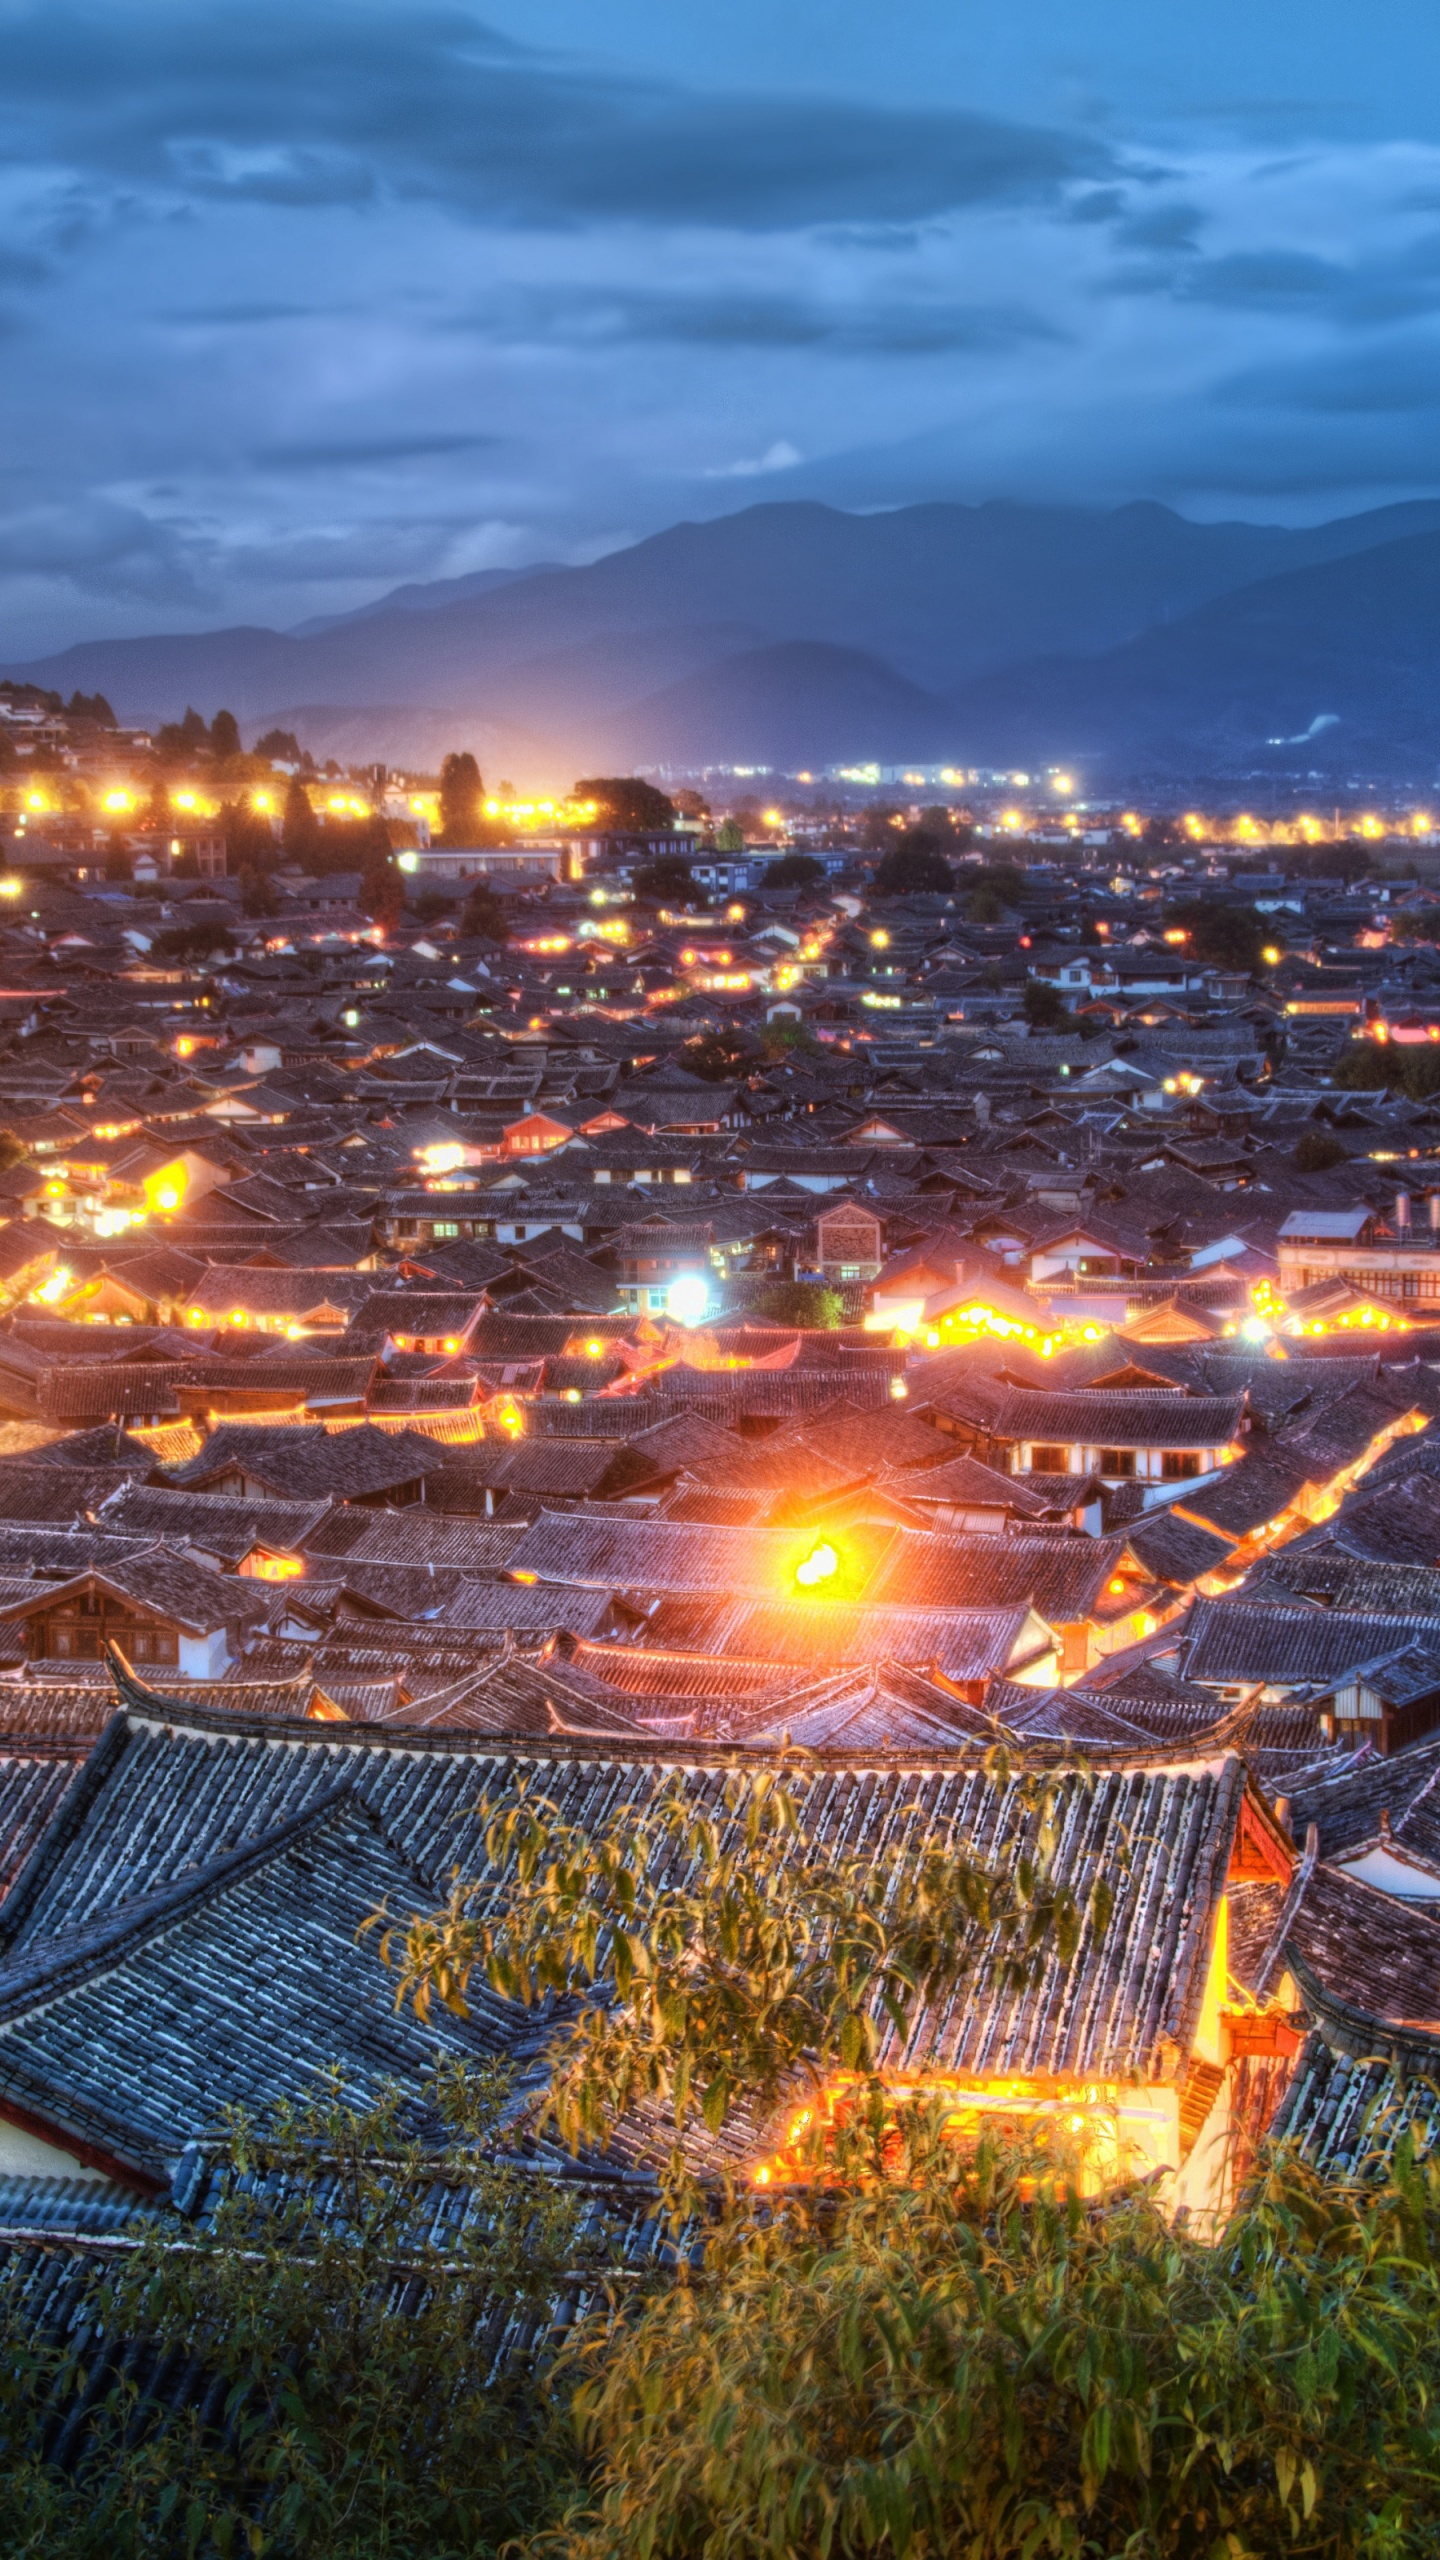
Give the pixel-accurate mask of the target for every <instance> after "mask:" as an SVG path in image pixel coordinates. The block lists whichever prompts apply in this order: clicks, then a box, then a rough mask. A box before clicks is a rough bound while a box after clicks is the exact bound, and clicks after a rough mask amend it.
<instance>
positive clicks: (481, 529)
mask: <svg viewBox="0 0 1440 2560" xmlns="http://www.w3.org/2000/svg"><path fill="white" fill-rule="evenodd" d="M0 63H3V73H0V145H3V148H0V450H3V453H4V457H5V464H6V468H5V472H4V476H3V480H0V650H8V651H10V652H11V653H13V655H14V656H15V657H16V658H19V657H20V656H22V655H24V656H30V655H34V654H37V653H38V652H39V651H41V650H43V649H48V648H53V647H58V646H61V645H63V644H64V643H66V642H67V641H70V640H73V639H79V638H84V637H91V636H100V635H103V634H106V633H114V632H124V631H140V630H157V629H174V628H177V627H179V628H186V627H196V628H198V627H202V626H206V625H210V624H213V623H215V622H218V621H232V620H233V621H256V622H261V621H263V622H278V623H282V624H283V623H292V622H295V621H298V620H300V619H301V618H302V617H304V616H307V615H310V614H315V613H323V612H334V611H339V610H343V609H345V608H346V607H348V606H351V605H354V604H358V603H361V602H363V601H365V600H366V599H367V598H368V597H370V596H372V595H374V594H376V593H379V592H381V591H382V590H383V589H384V588H386V587H388V586H391V585H394V584H396V583H398V582H400V581H402V580H406V579H415V578H431V577H445V576H453V575H456V574H458V573H460V572H462V571H465V570H470V569H477V568H483V567H488V566H495V565H512V564H516V563H521V562H524V561H528V560H538V559H566V560H580V559H588V558H591V557H594V556H595V555H596V554H598V553H599V552H601V551H604V550H607V549H610V548H613V547H614V546H615V545H616V544H618V543H621V542H625V541H630V540H633V539H634V538H635V537H636V536H638V535H640V534H643V533H646V532H650V531H653V530H654V529H656V528H658V527H659V526H661V525H664V524H667V523H670V522H673V521H674V520H675V519H676V518H678V517H681V516H687V515H697V514H705V515H708V514H714V513H717V512H721V511H725V510H728V509H730V508H733V507H736V506H740V505H744V504H748V503H750V502H751V501H753V500H755V499H758V498H762V497H764V498H781V497H786V496H799V497H822V498H828V499H831V500H833V501H834V502H836V503H838V504H842V505H847V506H858V507H879V506H893V505H896V504H900V503H904V502H906V501H908V500H912V499H916V498H924V497H957V498H964V499H969V500H978V499H984V498H990V497H1020V498H1042V499H1065V500H1078V501H1082V502H1085V503H1092V504H1112V503H1115V502H1117V501H1121V500H1124V499H1127V498H1131V497H1156V498H1162V499H1165V500H1167V501H1169V502H1170V503H1172V504H1174V505H1177V506H1179V507H1180V508H1182V509H1183V510H1185V511H1187V512H1189V513H1192V514H1197V515H1206V516H1215V515H1243V516H1249V517H1252V518H1268V519H1271V520H1276V519H1281V520H1285V521H1290V522H1296V521H1309V520H1311V519H1314V518H1317V517H1321V516H1326V515H1331V514H1335V513H1339V512H1341V511H1344V510H1347V509H1350V508H1355V507H1361V506H1367V505H1376V504H1383V503H1385V502H1387V501H1388V500H1391V499H1393V498H1397V497H1405V496H1412V495H1416V494H1422V493H1423V494H1431V493H1434V492H1435V491H1436V490H1437V489H1440V437H1437V427H1440V77H1437V73H1440V19H1437V16H1436V12H1435V10H1434V8H1433V6H1432V5H1425V6H1422V5H1421V4H1420V0H1371V5H1370V6H1369V7H1367V8H1363V9H1362V8H1359V7H1356V6H1355V5H1354V0H1344V5H1342V4H1341V0H1304V5H1302V0H1205V5H1204V6H1201V7H1195V6H1191V7H1190V8H1188V9H1185V10H1178V9H1175V8H1165V7H1163V6H1159V5H1156V4H1155V0H1148V5H1144V6H1142V5H1140V0H1091V5H1090V6H1089V7H1088V8H1087V7H1084V6H1077V5H1076V0H946V4H945V5H941V0H826V4H825V5H822V0H726V5H725V6H724V7H721V8H714V7H711V8H705V9H702V8H698V7H696V6H694V5H693V0H692V5H690V6H685V5H684V0H523V5H522V0H492V5H490V6H488V7H486V8H485V9H484V10H483V11H482V10H481V9H479V8H478V7H476V8H472V7H470V6H468V5H466V0H377V5H371V0H225V5H220V4H219V0H0Z"/></svg>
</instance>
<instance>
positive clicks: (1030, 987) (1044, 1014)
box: [1020, 978, 1071, 1031]
mask: <svg viewBox="0 0 1440 2560" xmlns="http://www.w3.org/2000/svg"><path fill="white" fill-rule="evenodd" d="M1020 1001H1021V1003H1022V1005H1023V1006H1024V1008H1025V1019H1026V1021H1027V1022H1028V1023H1029V1025H1030V1028H1031V1030H1032V1031H1068V1030H1069V1029H1070V1027H1071V1022H1070V1013H1069V1009H1068V1007H1067V1005H1066V1002H1065V999H1064V997H1063V996H1062V994H1061V993H1060V990H1059V988H1058V987H1057V986H1054V985H1052V984H1051V981H1050V980H1049V979H1048V978H1027V979H1026V981H1025V992H1024V994H1023V995H1022V997H1021V999H1020Z"/></svg>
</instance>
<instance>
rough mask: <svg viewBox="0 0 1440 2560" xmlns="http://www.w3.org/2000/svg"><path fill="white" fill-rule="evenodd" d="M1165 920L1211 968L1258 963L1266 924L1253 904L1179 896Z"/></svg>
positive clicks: (1198, 957)
mask: <svg viewBox="0 0 1440 2560" xmlns="http://www.w3.org/2000/svg"><path fill="white" fill-rule="evenodd" d="M1165 922H1166V925H1167V927H1168V928H1172V929H1174V930H1177V931H1179V932H1182V933H1183V934H1184V935H1185V937H1186V948H1187V949H1188V951H1189V952H1190V953H1191V955H1192V956H1193V957H1194V958H1195V959H1196V960H1202V961H1204V962H1205V963H1206V965H1207V966H1208V967H1210V968H1215V969H1250V970H1256V969H1258V968H1259V967H1260V958H1261V953H1262V952H1263V950H1264V948H1265V938H1266V932H1267V927H1266V924H1265V919H1264V917H1263V916H1261V915H1259V914H1257V912H1256V910H1255V908H1254V907H1246V906H1238V905H1235V904H1233V903H1227V902H1225V901H1222V900H1220V899H1218V898H1217V899H1212V898H1182V899H1181V901H1180V903H1179V904H1178V905H1177V906H1173V907H1169V908H1167V909H1166V913H1165Z"/></svg>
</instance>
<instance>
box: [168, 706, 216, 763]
mask: <svg viewBox="0 0 1440 2560" xmlns="http://www.w3.org/2000/svg"><path fill="white" fill-rule="evenodd" d="M209 744H210V732H209V730H208V728H207V727H206V725H205V722H204V721H203V720H202V719H201V717H200V714H199V712H198V711H197V710H195V708H194V706H193V704H188V703H187V705H186V709H185V717H184V719H183V720H167V721H166V722H165V723H164V724H163V726H162V727H161V728H159V729H157V731H156V733H155V753H156V755H157V756H158V757H159V759H160V762H161V763H162V764H193V763H194V761H195V759H196V757H197V756H203V755H204V754H205V752H206V750H207V749H208V747H209Z"/></svg>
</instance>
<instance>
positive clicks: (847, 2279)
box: [546, 2101, 1440, 2560]
mask: <svg viewBox="0 0 1440 2560" xmlns="http://www.w3.org/2000/svg"><path fill="white" fill-rule="evenodd" d="M906 2115H908V2118H909V2120H908V2121H907V2120H906V2117H905V2115H901V2114H900V2113H899V2112H898V2111H896V2110H895V2109H893V2108H892V2109H890V2110H888V2111H887V2109H886V2108H885V2107H884V2105H883V2103H882V2102H877V2103H875V2104H873V2105H871V2106H870V2107H868V2108H866V2107H857V2108H856V2109H855V2110H854V2111H853V2115H852V2120H851V2124H850V2127H849V2128H848V2139H847V2140H846V2142H845V2157H844V2159H843V2163H841V2164H839V2165H841V2166H843V2170H844V2175H843V2177H840V2178H832V2179H831V2181H830V2182H829V2183H828V2184H827V2186H826V2187H825V2189H824V2190H823V2191H822V2192H820V2193H819V2194H818V2195H815V2194H806V2193H804V2192H803V2191H802V2192H800V2193H798V2194H789V2195H787V2196H786V2198H785V2200H784V2204H783V2207H782V2208H781V2209H778V2210H777V2209H776V2208H775V2207H774V2206H773V2205H770V2204H769V2203H768V2202H767V2201H765V2200H763V2199H762V2200H759V2201H758V2205H751V2207H750V2209H749V2210H748V2211H746V2210H741V2209H738V2208H737V2210H736V2211H735V2212H734V2214H733V2215H732V2216H731V2217H730V2218H729V2220H728V2221H727V2222H725V2223H722V2225H721V2227H720V2229H719V2230H718V2231H717V2232H716V2234H715V2235H714V2237H713V2238H712V2239H711V2241H710V2244H709V2246H708V2248H707V2252H706V2259H705V2264H704V2266H703V2269H701V2270H700V2271H698V2272H697V2273H696V2274H695V2275H694V2276H693V2277H692V2278H691V2279H690V2280H688V2281H682V2282H680V2283H677V2284H676V2285H675V2286H673V2287H672V2288H671V2289H670V2290H669V2291H668V2292H665V2293H663V2294H658V2295H657V2296H656V2297H654V2298H653V2299H652V2300H651V2301H650V2302H649V2303H648V2304H647V2305H646V2306H645V2307H644V2308H643V2309H642V2310H641V2312H640V2313H639V2315H638V2317H637V2318H635V2319H634V2320H633V2321H632V2322H631V2324H630V2325H629V2328H628V2330H627V2331H626V2332H625V2333H624V2334H623V2335H622V2336H621V2338H620V2339H619V2340H617V2341H616V2344H615V2348H614V2350H613V2351H612V2352H610V2353H608V2354H607V2353H606V2351H605V2348H604V2346H603V2345H602V2343H601V2341H600V2340H599V2339H598V2338H593V2339H592V2340H591V2341H590V2343H589V2352H588V2354H587V2355H586V2358H585V2365H586V2368H587V2380H586V2382H585V2383H584V2385H583V2387H582V2390H581V2393H580V2395H579V2399H578V2402H577V2411H576V2414H577V2419H578V2422H579V2426H580V2429H581V2437H582V2443H583V2444H584V2446H585V2449H586V2450H587V2451H588V2452H589V2453H590V2454H591V2456H592V2459H594V2460H596V2461H597V2462H598V2465H599V2479H598V2483H597V2491H598V2494H597V2495H596V2497H595V2499H594V2502H593V2504H592V2505H591V2506H590V2507H589V2508H588V2510H580V2511H579V2512H577V2513H576V2514H574V2515H572V2517H571V2518H569V2519H568V2520H567V2528H566V2530H565V2531H563V2532H562V2533H560V2534H558V2535H556V2536H554V2537H553V2538H552V2539H551V2540H550V2541H548V2542H547V2546H546V2547H547V2551H549V2552H551V2553H553V2554H554V2560H629V2555H631V2554H633V2553H634V2552H636V2551H637V2550H643V2551H644V2552H645V2553H646V2555H647V2560H694V2555H699V2554H702V2553H722V2552H723V2553H724V2554H725V2555H727V2560H770V2555H772V2554H776V2555H778V2554H784V2555H787V2560H789V2555H799V2554H802V2553H804V2554H809V2553H819V2552H830V2553H833V2554H835V2555H837V2560H838V2555H840V2554H850V2555H855V2556H856V2560H859V2555H860V2554H865V2555H867V2560H906V2555H909V2560H921V2555H924V2556H925V2560H942V2555H948V2554H952V2553H953V2554H960V2553H965V2554H967V2555H973V2556H974V2560H1024V2556H1025V2555H1034V2560H1041V2555H1045V2556H1046V2560H1061V2556H1062V2555H1066V2560H1082V2555H1087V2554H1088V2555H1095V2560H1100V2555H1110V2554H1121V2553H1127V2554H1131V2555H1134V2560H1141V2555H1144V2556H1145V2560H1220V2555H1226V2560H1241V2555H1244V2560H1290V2555H1294V2554H1304V2555H1309V2560H1321V2555H1324V2560H1361V2555H1371V2560H1379V2555H1381V2554H1382V2553H1383V2554H1390V2555H1395V2560H1400V2555H1407V2560H1408V2555H1411V2554H1415V2555H1419V2554H1421V2553H1423V2552H1426V2551H1429V2550H1431V2549H1433V2548H1434V2547H1435V2543H1436V2537H1437V2535H1440V2474H1437V2463H1436V2453H1437V2446H1440V2428H1437V2422H1436V2415H1435V2410H1436V2393H1437V2389H1440V2345H1437V2335H1440V2329H1437V2315H1440V2281H1437V2275H1436V2269H1435V2251H1436V2247H1437V2243H1440V2210H1437V2200H1436V2188H1435V2183H1434V2172H1433V2168H1427V2167H1424V2166H1416V2165H1415V2162H1414V2156H1413V2152H1412V2153H1409V2154H1407V2155H1406V2156H1405V2157H1404V2158H1402V2160H1401V2162H1400V2164H1399V2166H1398V2168H1397V2170H1396V2172H1395V2174H1394V2175H1393V2176H1391V2177H1390V2178H1388V2179H1386V2180H1385V2181H1384V2182H1383V2183H1380V2184H1376V2185H1369V2186H1365V2185H1359V2184H1356V2185H1349V2184H1346V2183H1345V2182H1343V2181H1341V2180H1338V2179H1334V2180H1326V2179H1324V2178H1322V2177H1321V2176H1319V2175H1317V2174H1316V2173H1315V2172H1314V2171H1313V2170H1311V2169H1308V2168H1307V2167H1306V2166H1305V2165H1304V2163H1303V2162H1301V2161H1299V2160H1297V2159H1295V2158H1294V2157H1293V2156H1291V2155H1289V2154H1286V2153H1283V2152H1282V2153H1281V2154H1279V2155H1278V2156H1276V2157H1275V2158H1273V2159H1272V2160H1271V2162H1270V2163H1269V2164H1268V2166H1267V2168H1266V2169H1265V2171H1264V2173H1263V2174H1262V2175H1261V2177H1260V2178H1259V2179H1258V2180H1257V2182H1256V2184H1255V2186H1254V2188H1253V2189H1252V2191H1251V2193H1250V2194H1249V2195H1248V2196H1247V2198H1246V2200H1245V2203H1244V2204H1243V2205H1242V2207H1241V2209H1240V2210H1239V2212H1237V2213H1236V2215H1235V2216H1234V2217H1233V2219H1232V2221H1231V2223H1230V2225H1229V2228H1228V2229H1227V2231H1226V2233H1225V2235H1224V2242H1223V2245H1222V2246H1221V2247H1218V2248H1217V2247H1215V2246H1213V2245H1212V2244H1211V2243H1209V2242H1208V2241H1207V2239H1206V2238H1205V2237H1204V2236H1203V2234H1200V2233H1197V2232H1195V2231H1193V2230H1190V2229H1187V2228H1185V2227H1183V2226H1182V2227H1179V2228H1177V2227H1176V2226H1175V2225H1174V2224H1173V2223H1172V2222H1171V2221H1170V2220H1169V2219H1168V2217H1167V2216H1166V2214H1165V2211H1164V2209H1163V2206H1162V2205H1161V2204H1160V2203H1159V2202H1158V2201H1157V2200H1156V2199H1155V2198H1154V2197H1153V2196H1152V2195H1150V2194H1148V2193H1147V2192H1146V2191H1145V2190H1144V2189H1143V2188H1142V2189H1140V2190H1137V2191H1135V2192H1133V2193H1126V2192H1124V2191H1123V2190H1122V2191H1120V2192H1118V2193H1114V2194H1112V2195H1110V2196H1109V2197H1107V2198H1106V2199H1105V2200H1103V2201H1101V2202H1095V2201H1091V2202H1088V2203H1083V2202H1082V2201H1081V2198H1080V2195H1079V2193H1078V2192H1077V2188H1076V2185H1075V2183H1074V2182H1073V2180H1072V2178H1071V2176H1070V2175H1068V2174H1067V2164H1066V2162H1065V2160H1064V2155H1063V2152H1062V2151H1060V2150H1059V2148H1058V2146H1057V2148H1056V2149H1054V2150H1047V2149H1045V2148H1043V2147H1041V2146H1040V2145H1038V2144H1036V2145H1031V2146H1027V2147H1021V2146H1003V2147H1002V2146H1001V2145H999V2144H997V2143H996V2142H994V2141H985V2140H982V2141H981V2142H980V2143H979V2144H978V2145H976V2146H973V2147H971V2148H967V2149H961V2148H960V2147H959V2146H958V2145H957V2144H955V2143H954V2142H953V2141H950V2140H948V2139H947V2137H946V2133H945V2129H944V2121H943V2118H944V2105H943V2101H942V2102H938V2103H936V2104H934V2105H932V2106H931V2107H930V2108H927V2109H924V2110H908V2111H906Z"/></svg>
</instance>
